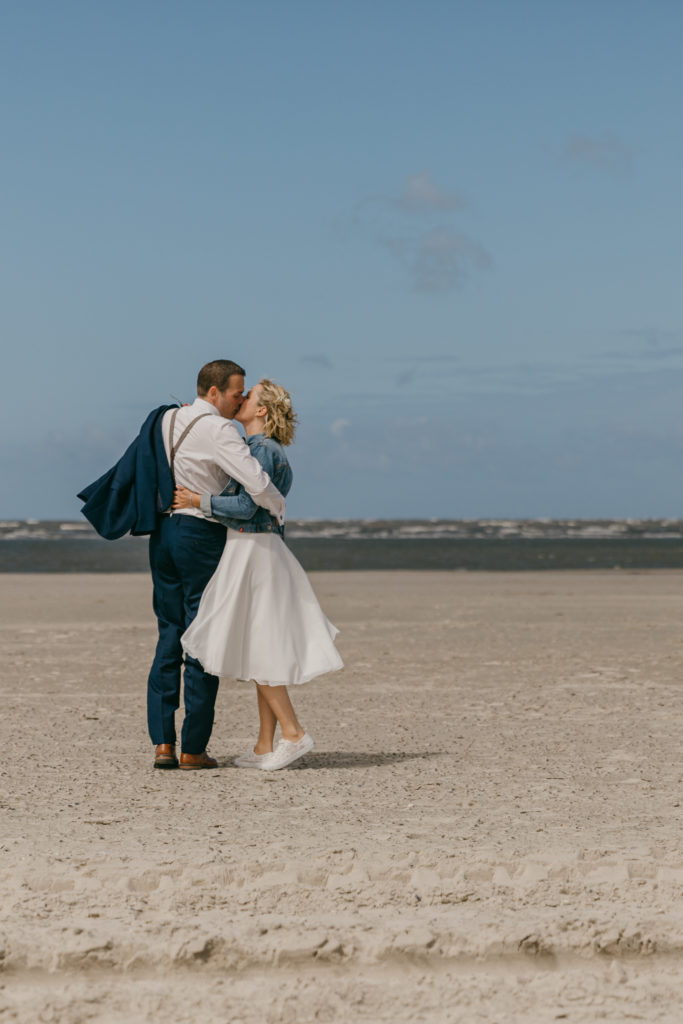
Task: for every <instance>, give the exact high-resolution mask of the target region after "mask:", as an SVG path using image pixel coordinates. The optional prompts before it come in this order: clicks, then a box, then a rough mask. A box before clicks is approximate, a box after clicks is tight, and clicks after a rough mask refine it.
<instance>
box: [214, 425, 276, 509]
mask: <svg viewBox="0 0 683 1024" xmlns="http://www.w3.org/2000/svg"><path fill="white" fill-rule="evenodd" d="M214 458H215V460H216V464H217V465H218V466H220V467H221V469H222V470H223V471H224V472H225V473H227V474H228V476H231V477H232V478H233V480H237V481H238V482H239V483H241V484H242V486H243V487H244V489H245V491H247V493H248V494H250V495H251V497H252V498H253V499H254V501H255V502H256V504H257V505H261V506H262V507H263V508H265V509H268V511H269V512H270V514H271V515H272V516H275V518H276V519H277V521H278V523H279V524H280V525H282V524H283V523H284V521H285V514H286V504H285V499H284V498H283V497H282V495H281V494H280V492H279V491H278V489H277V487H276V486H275V484H274V483H273V482H272V481H271V479H270V477H269V476H268V474H267V473H266V472H265V471H264V470H263V469H262V467H261V465H260V463H259V462H258V460H257V459H255V458H254V456H253V455H252V454H251V452H250V451H249V447H248V445H247V443H246V441H245V440H244V439H243V438H242V437H241V436H240V434H239V433H238V432H237V429H236V428H235V427H234V426H233V424H232V423H230V422H229V421H228V420H224V421H223V422H222V423H221V424H220V429H219V430H218V431H217V436H216V450H215V453H214Z"/></svg>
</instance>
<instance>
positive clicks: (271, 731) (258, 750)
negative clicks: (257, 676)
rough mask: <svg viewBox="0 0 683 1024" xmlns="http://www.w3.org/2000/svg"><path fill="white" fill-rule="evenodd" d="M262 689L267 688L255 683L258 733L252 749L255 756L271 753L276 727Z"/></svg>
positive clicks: (275, 721)
mask: <svg viewBox="0 0 683 1024" xmlns="http://www.w3.org/2000/svg"><path fill="white" fill-rule="evenodd" d="M262 689H268V687H261V686H259V684H258V683H256V698H257V700H258V719H259V733H258V740H257V741H256V746H255V747H254V753H255V754H269V753H270V752H271V750H272V749H273V739H274V738H275V726H276V725H277V719H276V717H275V715H274V714H273V712H272V711H271V709H270V705H269V704H268V701H267V700H266V699H265V697H264V696H263V693H262V692H261V691H262Z"/></svg>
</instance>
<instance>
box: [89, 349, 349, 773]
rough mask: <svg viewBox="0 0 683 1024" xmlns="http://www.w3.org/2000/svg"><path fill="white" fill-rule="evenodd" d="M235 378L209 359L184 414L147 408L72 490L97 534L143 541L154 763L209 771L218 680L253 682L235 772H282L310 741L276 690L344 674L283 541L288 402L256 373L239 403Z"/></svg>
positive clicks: (237, 372) (291, 419) (291, 427)
mask: <svg viewBox="0 0 683 1024" xmlns="http://www.w3.org/2000/svg"><path fill="white" fill-rule="evenodd" d="M244 377H245V371H244V370H243V368H242V367H241V366H239V365H238V364H237V363H234V362H232V361H231V360H228V359H216V360H214V361H213V362H210V363H206V365H205V366H203V367H202V368H201V370H200V371H199V375H198V377H197V398H196V399H195V401H194V402H193V403H192V405H184V406H181V407H178V406H161V407H160V408H158V409H155V410H154V411H153V412H152V413H150V415H149V416H148V417H147V420H146V421H145V423H144V424H143V426H142V428H141V430H140V434H139V436H138V437H137V438H136V439H135V440H134V441H133V443H132V444H131V446H130V447H129V449H128V450H127V451H126V452H125V454H124V455H123V456H122V458H121V459H120V460H119V462H118V463H117V464H116V465H115V466H114V467H113V468H112V469H111V470H109V471H108V472H107V473H105V474H104V476H102V477H100V479H99V480H97V481H95V483H93V484H90V485H89V487H87V488H85V489H84V490H83V491H82V492H81V493H80V494H79V497H80V498H81V499H82V500H83V501H84V502H85V504H84V506H83V510H82V511H83V514H84V515H85V516H86V518H88V519H89V521H90V522H91V523H92V524H93V526H94V527H95V529H96V530H97V531H98V533H100V534H101V535H102V536H104V537H107V539H115V538H116V537H120V536H123V534H124V533H127V532H131V533H133V534H135V535H139V534H144V533H149V534H150V541H149V561H150V567H151V570H152V581H153V584H154V598H153V603H154V612H155V614H156V617H157V621H158V626H159V636H158V640H157V647H156V653H155V656H154V661H153V663H152V668H151V670H150V673H149V678H148V681H147V723H148V728H149V734H150V737H151V740H152V743H153V744H154V746H155V756H154V767H155V768H178V767H179V768H181V769H184V770H197V769H204V768H216V767H217V762H216V760H215V759H214V758H212V757H210V756H209V754H208V753H207V749H206V748H207V746H208V742H209V737H210V736H211V730H212V727H213V721H214V706H215V702H216V695H217V692H218V682H219V677H220V676H229V677H233V678H235V679H238V680H243V681H250V680H251V681H253V682H254V683H255V686H256V697H257V706H258V716H259V731H258V737H257V740H256V743H255V745H254V746H253V748H250V749H249V750H247V751H246V752H245V753H244V754H242V755H241V756H239V757H237V758H236V759H235V762H234V763H235V764H236V765H237V766H238V767H240V768H258V769H262V770H264V771H275V770H277V769H280V768H285V767H287V766H288V765H290V764H293V763H294V762H295V761H297V760H298V759H299V758H301V757H303V756H304V755H305V754H307V753H308V752H309V751H311V750H312V749H313V747H314V745H315V744H314V741H313V738H312V736H311V735H310V734H309V733H308V732H306V731H305V730H304V729H303V727H302V726H301V724H300V722H299V720H298V718H297V716H296V713H295V711H294V708H293V706H292V702H291V699H290V697H289V692H288V689H287V687H288V686H289V685H297V684H301V683H306V682H308V681H309V680H311V679H314V678H315V677H316V676H319V675H322V674H324V673H326V672H332V671H335V670H337V669H340V668H342V667H343V662H342V660H341V658H340V656H339V653H338V652H337V650H336V648H335V646H334V643H333V641H334V638H335V636H336V634H337V632H338V630H337V629H336V628H335V627H334V626H333V625H332V624H331V623H330V622H329V621H328V619H327V618H326V616H325V615H324V613H323V612H322V610H321V608H320V605H319V604H318V601H317V599H316V597H315V594H314V592H313V589H312V587H311V585H310V582H309V580H308V577H307V576H306V573H305V572H304V570H303V568H302V567H301V565H300V564H299V562H298V561H297V560H296V558H295V557H294V555H293V554H292V553H291V551H290V550H289V548H287V546H286V545H285V543H284V523H285V510H286V506H285V498H286V496H287V494H288V493H289V490H290V488H291V485H292V469H291V467H290V464H289V462H288V460H287V455H286V453H285V448H286V447H287V446H288V445H290V444H291V443H292V441H293V439H294V432H295V428H296V422H297V417H296V415H295V413H294V410H293V409H292V403H291V399H290V396H289V394H288V393H287V391H285V389H284V388H283V387H281V386H280V385H279V384H275V383H274V382H273V381H271V380H268V379H265V378H264V379H261V380H260V381H259V383H258V384H255V385H254V386H253V387H252V388H251V389H250V390H249V392H248V394H247V395H246V396H245V395H244ZM233 420H237V421H238V422H239V423H241V425H242V427H243V428H244V431H245V434H246V441H245V440H244V438H243V437H242V436H241V434H240V433H239V431H238V430H237V428H236V427H235V425H234V423H233V422H232V421H233ZM183 663H184V673H183V687H184V694H183V696H184V705H185V717H184V720H183V725H182V731H181V752H180V757H179V758H178V756H177V754H176V727H175V712H176V711H177V709H178V707H179V705H180V690H181V670H182V667H183ZM278 724H279V726H280V730H281V735H282V738H281V739H280V741H279V743H278V745H277V746H276V747H275V748H274V746H273V744H274V738H275V730H276V726H277V725H278Z"/></svg>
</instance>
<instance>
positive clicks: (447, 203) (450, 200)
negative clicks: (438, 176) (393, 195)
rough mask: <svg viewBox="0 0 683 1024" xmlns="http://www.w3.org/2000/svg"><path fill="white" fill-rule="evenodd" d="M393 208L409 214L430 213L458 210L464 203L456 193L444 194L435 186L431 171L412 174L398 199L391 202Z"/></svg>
mask: <svg viewBox="0 0 683 1024" xmlns="http://www.w3.org/2000/svg"><path fill="white" fill-rule="evenodd" d="M391 203H392V205H393V206H395V207H397V208H398V209H399V210H404V211H406V212H408V213H430V212H432V211H434V210H457V209H459V208H460V207H462V206H463V205H464V204H463V201H462V199H461V198H460V196H459V195H457V194H456V193H455V192H444V191H442V189H440V188H438V186H437V185H436V184H435V182H434V180H433V178H432V174H431V171H423V172H422V173H421V174H411V175H409V176H408V178H407V179H406V183H405V185H404V186H403V191H402V193H401V195H400V196H399V197H398V199H393V200H391Z"/></svg>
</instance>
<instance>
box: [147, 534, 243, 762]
mask: <svg viewBox="0 0 683 1024" xmlns="http://www.w3.org/2000/svg"><path fill="white" fill-rule="evenodd" d="M225 538H226V530H225V527H224V526H221V525H220V524H219V523H210V522H208V520H206V519H199V518H197V517H196V516H189V515H172V516H164V517H163V518H162V520H161V523H160V526H159V528H158V529H157V530H155V532H154V533H153V534H152V535H151V537H150V539H149V563H150V566H151V569H152V581H153V583H154V612H155V614H156V617H157V620H158V623H159V639H158V641H157V649H156V654H155V656H154V661H153V663H152V668H151V670H150V673H149V679H148V680H147V724H148V726H149V734H150V736H151V738H152V743H154V744H157V743H175V742H176V730H175V712H176V711H177V709H178V707H179V705H180V669H181V665H182V664H183V649H182V647H181V644H180V638H181V636H182V635H183V633H184V632H185V630H186V629H187V627H188V626H189V625H190V623H191V622H192V620H193V619H194V617H195V615H196V614H197V609H198V608H199V601H200V599H201V596H202V592H203V590H204V587H205V586H206V584H207V583H208V582H209V580H210V579H211V577H212V576H213V573H214V571H215V569H216V566H217V565H218V562H219V561H220V557H221V555H222V553H223V548H224V546H225ZM184 661H185V677H184V699H185V720H184V722H183V728H182V733H181V749H182V750H183V751H184V752H185V753H187V754H201V753H202V751H203V750H206V745H207V743H208V742H209V736H210V735H211V729H212V727H213V715H214V704H215V702H216V694H217V692H218V678H217V677H216V676H211V675H209V674H208V672H205V671H204V669H203V668H202V666H201V665H200V664H199V662H198V661H196V660H195V659H194V658H189V657H186V658H184Z"/></svg>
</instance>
